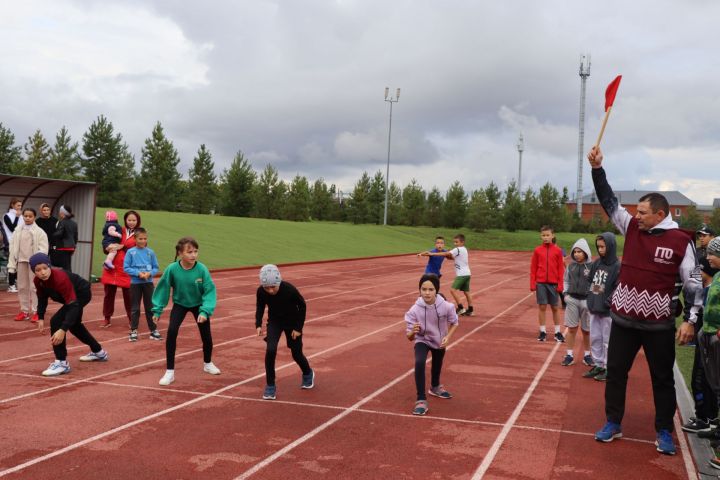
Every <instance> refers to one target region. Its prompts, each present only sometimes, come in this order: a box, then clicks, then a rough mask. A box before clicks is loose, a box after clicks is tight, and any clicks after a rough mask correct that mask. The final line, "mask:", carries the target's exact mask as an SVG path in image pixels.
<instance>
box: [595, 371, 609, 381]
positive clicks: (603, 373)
mask: <svg viewBox="0 0 720 480" xmlns="http://www.w3.org/2000/svg"><path fill="white" fill-rule="evenodd" d="M594 378H595V380H596V381H598V382H605V381H607V369H606V368H601V369H600V373H598V374H597V375H595V377H594Z"/></svg>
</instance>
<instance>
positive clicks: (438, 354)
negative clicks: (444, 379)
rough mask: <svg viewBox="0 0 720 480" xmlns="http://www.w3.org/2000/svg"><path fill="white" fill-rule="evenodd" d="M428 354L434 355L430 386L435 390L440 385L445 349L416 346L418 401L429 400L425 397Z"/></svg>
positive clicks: (420, 343)
mask: <svg viewBox="0 0 720 480" xmlns="http://www.w3.org/2000/svg"><path fill="white" fill-rule="evenodd" d="M428 352H430V353H432V366H431V367H430V385H431V386H432V387H433V388H434V387H437V386H439V385H440V371H441V370H442V364H443V358H445V349H444V348H430V347H429V346H427V345H426V344H425V343H422V342H417V343H416V344H415V387H416V388H417V399H418V400H427V396H426V395H425V362H426V361H427V355H428Z"/></svg>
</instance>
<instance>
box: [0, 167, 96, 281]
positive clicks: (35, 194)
mask: <svg viewBox="0 0 720 480" xmlns="http://www.w3.org/2000/svg"><path fill="white" fill-rule="evenodd" d="M96 196H97V185H96V184H95V183H92V182H78V181H74V180H57V179H52V178H38V177H22V176H18V175H7V174H0V210H1V211H2V214H3V215H4V214H5V212H7V211H8V208H9V205H10V200H11V199H12V198H18V199H20V200H21V201H22V202H23V207H30V208H33V209H35V210H36V211H37V212H38V215H39V214H40V205H41V204H43V203H47V204H49V205H50V208H51V209H52V215H53V216H54V217H55V218H58V213H57V212H58V209H59V208H60V205H69V206H70V207H71V208H72V211H73V215H74V218H73V219H74V220H75V222H76V223H77V225H78V243H77V246H76V249H75V254H74V255H73V256H72V271H73V272H75V273H77V274H78V275H81V276H82V277H84V278H86V279H90V272H91V271H92V257H93V240H94V232H95V200H96Z"/></svg>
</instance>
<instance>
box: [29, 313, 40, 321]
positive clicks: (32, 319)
mask: <svg viewBox="0 0 720 480" xmlns="http://www.w3.org/2000/svg"><path fill="white" fill-rule="evenodd" d="M39 320H40V317H38V314H37V313H35V314H33V316H32V317H31V318H30V321H31V322H32V323H37V322H38V321H39Z"/></svg>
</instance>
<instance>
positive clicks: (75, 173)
mask: <svg viewBox="0 0 720 480" xmlns="http://www.w3.org/2000/svg"><path fill="white" fill-rule="evenodd" d="M78 149H79V146H78V143H77V142H75V143H72V138H71V137H70V134H69V133H68V131H67V128H65V126H64V125H63V127H62V128H61V129H60V131H59V132H58V133H57V134H56V135H55V145H54V146H53V148H52V150H51V151H50V160H49V161H48V164H47V173H46V175H47V177H49V178H59V179H62V180H78V179H80V170H81V165H80V162H81V158H80V153H79V151H78Z"/></svg>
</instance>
